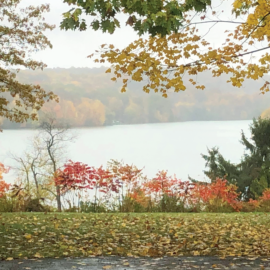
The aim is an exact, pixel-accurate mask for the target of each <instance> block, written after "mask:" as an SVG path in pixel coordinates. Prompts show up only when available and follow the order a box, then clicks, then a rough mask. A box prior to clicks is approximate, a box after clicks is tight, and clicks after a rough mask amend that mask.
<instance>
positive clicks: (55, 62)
mask: <svg viewBox="0 0 270 270" xmlns="http://www.w3.org/2000/svg"><path fill="white" fill-rule="evenodd" d="M222 2H223V4H222V5H220V1H219V0H216V1H215V2H214V3H215V4H216V6H219V7H218V9H219V10H222V9H224V10H225V11H226V10H227V11H229V12H226V13H222V15H221V16H223V18H225V19H229V18H230V16H231V14H230V9H231V6H230V4H231V2H232V1H231V0H229V1H222ZM45 3H48V4H50V10H51V11H50V12H49V13H45V14H44V17H45V19H46V22H47V23H49V24H55V25H56V28H55V29H54V30H53V31H46V32H45V34H46V36H47V37H48V38H49V40H50V41H51V43H52V45H53V49H50V48H48V49H46V50H43V51H40V52H37V53H36V54H33V55H32V58H33V59H35V60H41V61H43V62H45V63H46V64H47V65H48V68H54V67H63V68H70V67H72V66H73V67H99V66H100V64H98V63H94V62H93V59H92V58H91V59H90V58H87V56H88V55H90V54H91V53H93V52H95V50H96V49H98V48H99V46H100V45H101V44H104V43H109V44H114V45H115V46H116V47H117V48H120V49H121V48H124V47H125V46H127V45H128V44H129V43H131V42H132V41H134V40H136V39H137V38H138V36H137V35H136V33H135V32H134V31H133V29H132V28H131V27H128V26H125V23H124V22H125V21H126V20H127V16H126V15H121V16H120V17H117V18H119V19H120V22H121V29H117V30H116V31H115V33H114V34H113V35H111V34H108V33H102V32H101V31H94V30H91V29H89V30H87V31H82V32H80V31H72V30H68V31H65V30H60V27H59V26H60V22H61V21H62V13H63V12H67V11H68V10H69V9H70V8H71V7H72V6H69V5H68V4H66V3H63V0H22V1H21V6H29V5H34V6H35V5H40V4H45ZM86 19H87V18H86ZM86 21H87V23H88V25H89V22H90V20H89V19H88V20H86ZM209 26H210V25H209V24H208V25H205V26H204V28H202V29H204V33H206V32H207V30H208V29H209ZM228 26H229V27H230V26H231V25H227V24H226V25H225V24H224V25H222V26H221V25H220V26H218V27H217V26H215V27H214V28H213V29H212V30H211V32H210V33H208V34H207V38H208V39H211V41H212V42H213V46H214V47H218V46H219V45H220V44H221V42H222V41H223V40H224V39H222V35H221V33H222V32H223V33H224V31H225V29H226V27H228ZM234 26H235V25H234ZM144 37H146V36H144ZM223 38H224V35H223ZM102 65H104V64H102ZM105 65H106V66H108V64H105Z"/></svg>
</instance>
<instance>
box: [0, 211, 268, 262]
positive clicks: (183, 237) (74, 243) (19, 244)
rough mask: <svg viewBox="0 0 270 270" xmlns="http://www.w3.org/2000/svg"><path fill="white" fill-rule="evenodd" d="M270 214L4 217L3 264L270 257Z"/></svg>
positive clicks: (0, 224)
mask: <svg viewBox="0 0 270 270" xmlns="http://www.w3.org/2000/svg"><path fill="white" fill-rule="evenodd" d="M269 238H270V215H269V214H266V213H226V214H220V213H219V214H215V213H211V214H210V213H189V214H184V213H168V214H165V213H153V214H133V213H130V214H102V213H100V214H80V213H57V214H54V213H48V214H44V213H4V214H1V215H0V259H10V260H11V259H12V258H24V257H27V258H39V257H69V256H71V257H76V256H79V257H82V256H84V257H87V256H93V255H102V254H103V255H123V256H163V255H167V256H179V255H219V256H221V257H224V256H235V255H263V256H266V255H269V254H270V242H269Z"/></svg>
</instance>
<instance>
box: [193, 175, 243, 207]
mask: <svg viewBox="0 0 270 270" xmlns="http://www.w3.org/2000/svg"><path fill="white" fill-rule="evenodd" d="M236 190H237V187H236V186H235V185H232V184H230V185H227V180H222V179H220V178H217V179H216V181H214V182H213V183H211V184H206V185H205V184H196V185H195V189H194V195H195V196H198V197H199V198H201V199H202V201H203V202H204V203H206V204H209V203H210V200H215V199H220V200H221V201H222V202H227V203H228V204H229V205H231V206H232V207H233V208H234V209H235V210H236V211H239V210H240V209H241V204H240V203H239V201H238V200H237V197H238V195H239V194H238V193H237V192H236Z"/></svg>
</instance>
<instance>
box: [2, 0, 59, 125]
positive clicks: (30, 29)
mask: <svg viewBox="0 0 270 270" xmlns="http://www.w3.org/2000/svg"><path fill="white" fill-rule="evenodd" d="M19 4H20V0H5V1H1V3H0V20H1V25H0V32H1V34H0V42H1V50H0V59H1V67H0V92H1V95H0V117H3V118H6V119H9V120H10V121H12V122H20V123H23V122H25V121H27V119H32V120H37V111H38V110H40V108H41V107H42V106H43V104H44V103H45V101H46V100H47V101H49V100H53V99H55V100H57V96H56V95H54V94H53V93H52V92H48V93H47V92H45V90H44V89H42V88H41V87H40V86H39V85H31V84H23V83H20V82H18V81H17V80H16V74H15V72H14V70H12V69H11V68H12V67H16V68H17V69H16V71H17V72H19V70H20V69H19V67H20V66H23V67H25V68H29V69H33V70H34V69H37V68H41V69H42V70H43V68H45V67H46V65H45V64H44V63H43V62H39V61H35V60H32V59H30V57H31V53H33V52H35V51H37V50H43V49H45V48H47V47H50V48H52V44H51V43H50V41H49V40H48V39H47V37H46V36H45V35H44V34H43V32H44V31H46V30H53V29H54V28H55V26H54V25H49V24H47V23H45V22H42V20H44V18H43V17H42V14H43V13H44V12H48V11H49V5H40V6H38V7H34V6H29V7H27V8H24V9H22V8H21V9H19V10H18V5H19ZM36 21H37V22H38V24H37V23H36ZM4 22H5V23H4Z"/></svg>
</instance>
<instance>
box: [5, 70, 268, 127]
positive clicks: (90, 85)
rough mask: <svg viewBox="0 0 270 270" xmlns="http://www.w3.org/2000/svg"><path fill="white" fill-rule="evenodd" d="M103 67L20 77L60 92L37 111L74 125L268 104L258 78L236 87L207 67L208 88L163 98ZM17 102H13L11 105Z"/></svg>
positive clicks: (193, 117)
mask: <svg viewBox="0 0 270 270" xmlns="http://www.w3.org/2000/svg"><path fill="white" fill-rule="evenodd" d="M105 69H106V68H104V67H103V68H92V69H91V68H69V69H64V68H56V69H44V70H43V71H38V70H36V71H30V70H23V71H21V72H20V73H19V74H18V75H17V77H18V80H19V81H20V82H22V83H32V84H39V85H41V86H42V88H44V89H45V90H47V91H52V92H54V93H55V94H57V96H58V97H59V103H57V102H54V101H50V102H47V103H45V104H44V105H43V107H42V108H41V110H40V111H38V112H37V115H38V117H41V116H42V115H44V114H46V113H50V112H53V113H54V115H55V116H56V118H57V119H58V120H59V121H66V122H68V123H69V124H70V126H72V127H85V126H86V127H87V126H103V125H112V124H145V123H165V122H181V121H223V120H250V119H252V118H253V117H254V116H255V117H257V116H259V115H260V114H261V113H262V112H263V111H264V110H265V109H267V108H268V106H269V98H270V97H268V96H262V95H258V93H257V90H256V89H257V87H258V83H257V82H254V81H248V83H247V85H246V87H245V89H242V90H241V91H239V92H235V91H234V89H233V87H231V86H228V85H227V86H226V79H227V78H228V76H227V77H226V76H225V75H224V76H221V77H220V78H212V77H211V74H210V73H209V72H205V73H204V77H202V79H203V80H204V81H205V83H206V84H207V86H208V88H207V90H204V91H202V90H198V89H196V88H195V87H194V86H192V85H191V84H190V85H189V87H190V89H189V90H188V91H185V92H182V93H179V94H175V93H171V96H170V97H169V98H167V99H164V98H162V97H161V95H160V94H158V93H149V94H143V93H142V92H141V91H140V88H141V87H142V83H139V82H137V83H133V84H130V89H129V90H128V91H127V92H125V93H121V92H120V86H121V84H120V83H115V82H112V81H111V80H110V77H109V75H108V74H106V73H105V72H104V70H105ZM186 80H187V79H186ZM224 85H225V86H226V87H224ZM14 107H15V102H14V101H13V102H11V103H10V104H9V108H14ZM0 124H1V125H0V126H1V127H2V128H5V129H8V128H20V127H24V128H34V127H37V126H38V124H39V122H38V121H33V120H31V119H30V120H28V121H27V122H24V123H22V124H18V123H14V122H11V121H9V120H8V119H4V118H1V117H0Z"/></svg>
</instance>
